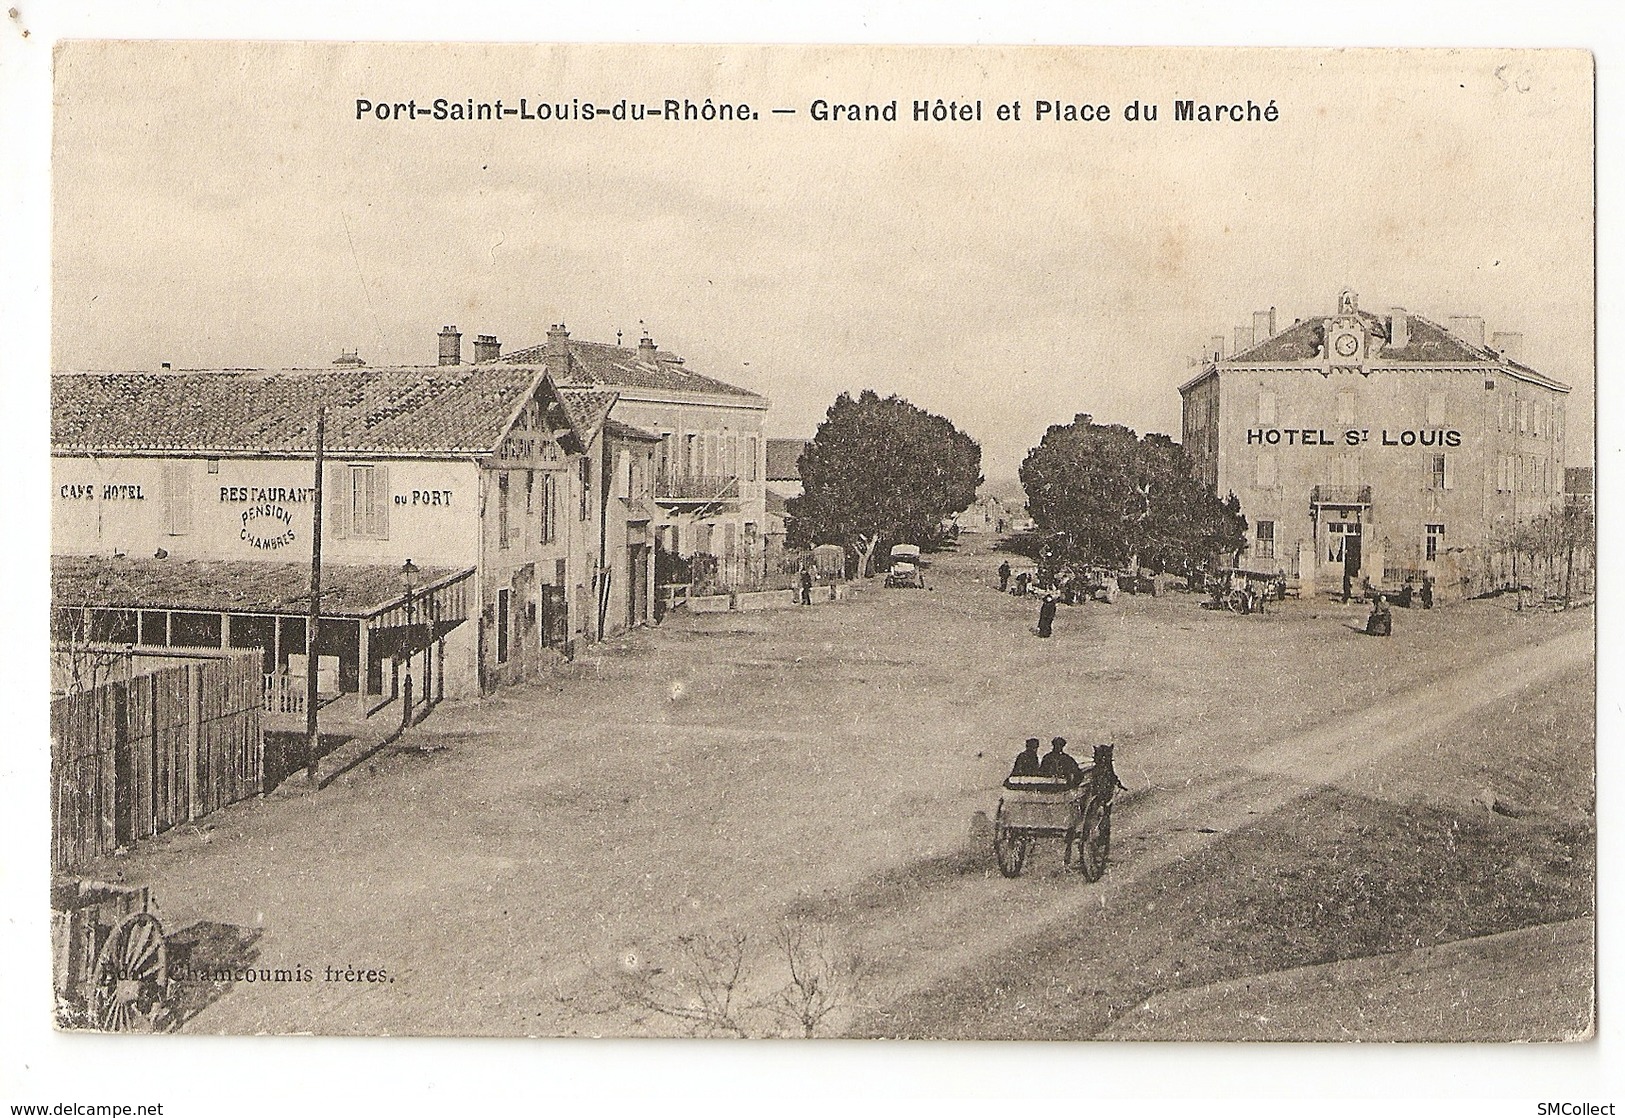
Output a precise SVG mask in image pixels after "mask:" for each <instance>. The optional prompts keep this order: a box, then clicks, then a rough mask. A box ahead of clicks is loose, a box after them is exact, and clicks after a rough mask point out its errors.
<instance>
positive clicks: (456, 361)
mask: <svg viewBox="0 0 1625 1118" xmlns="http://www.w3.org/2000/svg"><path fill="white" fill-rule="evenodd" d="M440 363H441V364H442V365H461V364H462V363H463V336H462V335H461V334H459V333H458V332H457V327H455V326H442V327H441V328H440Z"/></svg>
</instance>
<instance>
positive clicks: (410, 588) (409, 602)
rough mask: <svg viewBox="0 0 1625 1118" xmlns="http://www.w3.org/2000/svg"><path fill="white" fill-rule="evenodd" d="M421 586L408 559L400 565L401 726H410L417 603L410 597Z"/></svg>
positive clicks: (420, 579)
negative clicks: (403, 619)
mask: <svg viewBox="0 0 1625 1118" xmlns="http://www.w3.org/2000/svg"><path fill="white" fill-rule="evenodd" d="M422 584H423V572H422V571H420V570H418V567H417V564H416V563H414V562H412V560H410V559H408V560H407V561H406V562H405V563H403V564H402V565H401V585H402V586H404V587H405V588H406V687H405V690H404V691H402V693H401V726H402V728H405V727H407V726H410V725H411V724H412V646H413V644H414V643H415V640H414V637H415V629H416V622H417V602H416V601H415V600H414V599H413V597H412V595H413V593H414V592H415V591H416V590H417V588H418V587H419V586H421V585H422Z"/></svg>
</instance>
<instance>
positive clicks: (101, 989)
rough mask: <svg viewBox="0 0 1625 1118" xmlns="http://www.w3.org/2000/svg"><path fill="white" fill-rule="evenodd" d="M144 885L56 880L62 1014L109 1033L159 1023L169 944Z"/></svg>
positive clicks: (54, 922)
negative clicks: (128, 885)
mask: <svg viewBox="0 0 1625 1118" xmlns="http://www.w3.org/2000/svg"><path fill="white" fill-rule="evenodd" d="M153 908H154V905H153V903H152V896H151V893H150V891H149V890H148V889H147V887H146V886H144V885H143V886H139V887H134V888H131V887H127V886H123V885H113V884H109V883H107V882H102V881H83V880H79V879H75V878H58V879H56V880H54V881H52V883H51V950H52V955H53V962H54V964H55V970H56V993H57V1004H58V1006H59V1019H60V1020H61V1021H62V1022H63V1023H64V1024H66V1025H78V1026H82V1027H86V1028H92V1029H104V1030H108V1031H112V1032H124V1031H129V1030H148V1031H150V1030H152V1029H155V1028H157V1027H159V1026H160V1024H161V1021H162V1018H163V1016H164V1014H165V1012H166V1009H167V1001H168V995H169V948H168V944H167V943H166V941H165V936H164V926H163V924H162V923H161V922H160V921H159V919H158V917H157V915H156V914H155V913H154V912H153Z"/></svg>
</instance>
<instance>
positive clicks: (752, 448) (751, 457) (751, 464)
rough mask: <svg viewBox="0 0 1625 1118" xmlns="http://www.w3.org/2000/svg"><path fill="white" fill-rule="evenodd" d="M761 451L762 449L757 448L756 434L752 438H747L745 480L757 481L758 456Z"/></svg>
mask: <svg viewBox="0 0 1625 1118" xmlns="http://www.w3.org/2000/svg"><path fill="white" fill-rule="evenodd" d="M759 453H760V451H759V450H758V449H757V444H756V436H755V435H752V436H751V437H750V438H748V439H746V440H745V459H746V460H745V480H746V481H755V480H756V456H757V454H759Z"/></svg>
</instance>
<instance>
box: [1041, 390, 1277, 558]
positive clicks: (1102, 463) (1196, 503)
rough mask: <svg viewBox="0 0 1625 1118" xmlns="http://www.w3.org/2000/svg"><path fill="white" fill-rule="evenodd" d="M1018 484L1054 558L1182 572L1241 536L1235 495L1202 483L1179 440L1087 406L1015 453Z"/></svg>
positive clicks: (1227, 549)
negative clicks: (1100, 418)
mask: <svg viewBox="0 0 1625 1118" xmlns="http://www.w3.org/2000/svg"><path fill="white" fill-rule="evenodd" d="M1021 484H1022V486H1023V487H1024V488H1025V489H1026V491H1027V511H1028V515H1030V516H1031V517H1032V518H1033V521H1034V522H1035V523H1036V524H1037V525H1038V527H1039V529H1040V530H1041V531H1042V532H1043V533H1044V534H1045V543H1046V550H1047V551H1048V552H1049V554H1050V555H1051V556H1053V557H1054V560H1055V562H1056V563H1057V565H1059V564H1060V563H1070V564H1075V565H1089V566H1102V567H1108V568H1111V569H1114V570H1121V569H1124V568H1128V567H1146V568H1149V569H1150V570H1152V571H1169V572H1173V573H1177V574H1189V573H1191V572H1192V571H1193V570H1195V569H1196V568H1197V567H1199V566H1200V565H1202V564H1203V563H1204V562H1206V561H1207V560H1208V559H1209V558H1210V557H1212V556H1213V555H1223V554H1228V553H1231V552H1235V551H1238V550H1240V549H1241V548H1242V547H1243V546H1244V545H1245V544H1246V541H1247V519H1246V517H1244V516H1242V515H1241V505H1240V503H1239V502H1238V501H1237V500H1236V498H1235V495H1234V494H1232V495H1230V496H1229V497H1227V498H1225V499H1224V500H1220V499H1219V498H1218V497H1217V496H1215V495H1214V494H1213V493H1211V492H1209V491H1208V489H1207V488H1206V487H1205V486H1203V485H1202V483H1201V482H1200V481H1198V480H1197V479H1196V478H1195V477H1194V476H1193V475H1192V472H1191V463H1190V458H1189V457H1188V456H1187V455H1186V454H1185V451H1184V448H1183V447H1181V446H1179V445H1178V444H1177V443H1175V442H1174V441H1173V440H1172V439H1170V438H1169V437H1168V436H1167V435H1156V434H1148V435H1146V436H1145V437H1144V438H1141V437H1139V436H1138V435H1136V434H1135V433H1134V432H1133V431H1131V430H1130V429H1129V428H1127V427H1122V426H1118V425H1116V424H1111V425H1106V424H1097V423H1095V422H1094V420H1093V417H1091V416H1088V415H1079V416H1077V417H1076V418H1074V419H1073V421H1072V422H1071V423H1069V424H1066V425H1065V426H1062V425H1059V424H1057V425H1055V426H1053V427H1051V428H1050V429H1049V430H1048V431H1046V432H1045V433H1044V438H1043V441H1041V442H1040V443H1039V444H1038V445H1037V446H1035V447H1033V448H1032V450H1030V451H1028V452H1027V457H1026V459H1025V460H1024V461H1023V462H1022V463H1021Z"/></svg>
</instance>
